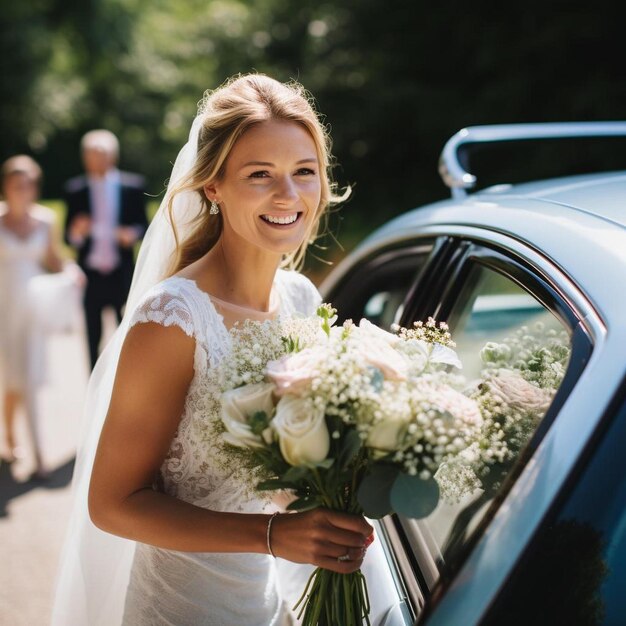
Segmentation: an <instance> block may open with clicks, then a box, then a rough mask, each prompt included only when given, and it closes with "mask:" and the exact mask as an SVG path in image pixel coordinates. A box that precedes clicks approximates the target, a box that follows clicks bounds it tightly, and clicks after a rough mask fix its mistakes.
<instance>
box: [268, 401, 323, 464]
mask: <svg viewBox="0 0 626 626" xmlns="http://www.w3.org/2000/svg"><path fill="white" fill-rule="evenodd" d="M272 426H273V428H274V430H275V431H276V433H277V434H278V442H279V445H280V451H281V452H282V454H283V456H284V457H285V461H287V463H289V465H294V466H295V465H311V464H315V463H320V462H321V461H323V460H324V459H325V458H326V456H327V455H328V450H329V449H330V436H329V434H328V428H327V427H326V420H325V419H324V409H320V408H317V407H315V406H314V405H313V403H312V402H310V401H309V400H307V399H306V398H298V397H296V396H291V395H286V396H283V397H282V398H281V399H280V400H279V402H278V404H277V405H276V415H275V416H274V419H273V420H272Z"/></svg>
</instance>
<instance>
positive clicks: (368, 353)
mask: <svg viewBox="0 0 626 626" xmlns="http://www.w3.org/2000/svg"><path fill="white" fill-rule="evenodd" d="M357 333H358V334H355V335H354V338H358V339H359V344H358V349H359V352H360V354H361V355H362V357H363V359H364V361H365V362H366V363H367V364H368V365H371V366H372V367H375V368H377V369H379V370H380V371H381V373H382V375H383V377H384V378H386V379H387V380H406V378H407V375H408V372H409V364H408V361H407V359H406V358H405V356H404V355H403V354H400V352H398V351H397V350H396V349H395V348H394V347H393V346H394V345H395V344H397V343H398V341H399V340H398V338H397V337H396V336H395V335H392V334H391V333H388V332H387V331H385V330H381V329H380V328H378V327H377V326H374V324H372V323H371V322H368V321H367V320H366V319H362V320H361V321H360V323H359V328H358V330H357Z"/></svg>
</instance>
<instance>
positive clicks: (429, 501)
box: [391, 473, 439, 519]
mask: <svg viewBox="0 0 626 626" xmlns="http://www.w3.org/2000/svg"><path fill="white" fill-rule="evenodd" d="M438 502H439V485H437V481H436V480H435V479H434V478H432V477H431V478H428V479H426V480H423V479H422V478H420V477H419V476H410V475H409V474H404V473H402V474H399V475H398V477H397V478H396V480H395V481H394V483H393V487H392V488H391V505H392V506H393V510H394V511H395V512H396V513H400V514H401V515H406V517H413V518H416V519H420V518H422V517H427V516H428V515H430V514H431V513H432V512H433V511H434V510H435V507H436V506H437V503H438Z"/></svg>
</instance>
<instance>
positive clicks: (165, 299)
mask: <svg viewBox="0 0 626 626" xmlns="http://www.w3.org/2000/svg"><path fill="white" fill-rule="evenodd" d="M147 322H154V323H156V324H160V325H161V326H178V327H179V328H180V329H181V330H182V331H183V332H184V333H185V334H187V335H189V336H190V337H193V336H194V324H193V317H192V315H191V310H190V309H189V306H188V305H187V303H186V302H185V300H184V299H183V297H182V295H181V294H179V293H175V292H172V291H171V290H168V289H164V288H163V287H162V286H161V285H156V286H155V287H154V288H153V289H151V290H150V291H149V292H148V293H147V294H146V296H145V297H144V299H143V300H142V301H141V302H140V303H139V305H138V306H137V308H136V309H135V312H134V313H133V315H132V317H131V319H130V323H129V326H130V327H132V326H134V325H135V324H145V323H147Z"/></svg>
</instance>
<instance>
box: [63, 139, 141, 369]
mask: <svg viewBox="0 0 626 626" xmlns="http://www.w3.org/2000/svg"><path fill="white" fill-rule="evenodd" d="M81 150H82V158H83V164H84V167H85V175H82V176H77V177H76V178H72V179H71V180H69V181H68V182H67V183H66V185H65V193H66V202H67V218H66V223H65V239H66V241H67V242H68V244H69V245H70V246H72V247H73V248H74V249H75V250H76V252H77V257H78V264H79V265H80V267H81V268H82V269H83V271H84V272H85V275H86V276H87V288H86V290H85V298H84V308H85V319H86V322H87V336H88V342H89V354H90V358H91V367H92V368H93V366H94V365H95V363H96V360H97V358H98V350H99V345H100V340H101V337H102V312H103V310H104V308H105V307H112V308H113V309H114V310H115V314H116V315H117V320H118V323H119V322H120V321H121V319H122V308H123V306H124V303H125V302H126V297H127V295H128V290H129V289H130V283H131V280H132V275H133V269H134V254H133V248H134V245H135V243H137V242H138V241H139V240H140V239H141V238H142V237H143V235H144V233H145V231H146V228H147V226H148V221H147V218H146V210H145V194H144V181H143V178H142V177H141V176H139V175H137V174H131V173H128V172H121V171H120V170H118V169H117V162H118V157H119V142H118V140H117V137H116V136H115V135H114V134H113V133H111V132H110V131H108V130H92V131H90V132H88V133H87V134H86V135H85V136H84V137H83V138H82V141H81Z"/></svg>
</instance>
